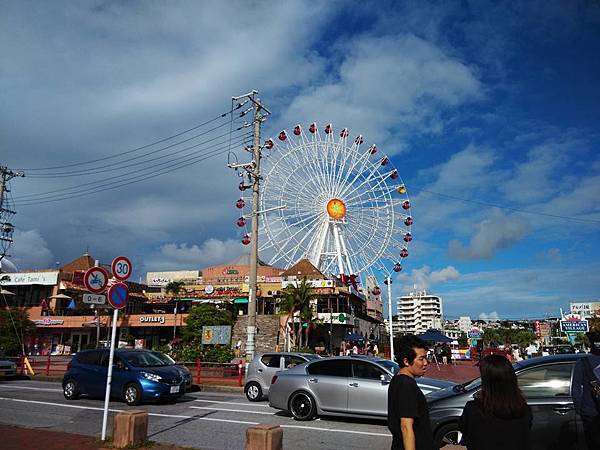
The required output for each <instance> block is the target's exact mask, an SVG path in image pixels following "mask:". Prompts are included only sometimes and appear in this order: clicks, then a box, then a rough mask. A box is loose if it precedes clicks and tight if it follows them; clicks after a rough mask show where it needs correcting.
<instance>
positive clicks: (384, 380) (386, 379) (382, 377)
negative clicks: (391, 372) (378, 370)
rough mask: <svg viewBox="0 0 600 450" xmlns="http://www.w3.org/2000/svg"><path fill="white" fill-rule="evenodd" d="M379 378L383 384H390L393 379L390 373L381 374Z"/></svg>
mask: <svg viewBox="0 0 600 450" xmlns="http://www.w3.org/2000/svg"><path fill="white" fill-rule="evenodd" d="M379 379H380V380H381V384H390V381H392V380H391V378H390V377H389V376H388V375H384V374H381V375H380V376H379Z"/></svg>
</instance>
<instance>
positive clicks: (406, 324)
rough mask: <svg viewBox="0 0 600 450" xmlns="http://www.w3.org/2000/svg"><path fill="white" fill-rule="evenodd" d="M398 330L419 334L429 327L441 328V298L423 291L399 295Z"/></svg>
mask: <svg viewBox="0 0 600 450" xmlns="http://www.w3.org/2000/svg"><path fill="white" fill-rule="evenodd" d="M397 305H398V328H397V329H398V331H399V332H400V333H413V334H420V333H424V332H425V331H427V330H428V329H429V328H437V329H441V328H442V316H443V308H442V298H441V297H439V296H437V295H432V294H428V293H427V292H425V290H423V291H416V292H411V293H410V294H408V295H403V296H402V297H399V299H398V302H397Z"/></svg>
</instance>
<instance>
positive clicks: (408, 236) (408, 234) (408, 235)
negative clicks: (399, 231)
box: [404, 233, 412, 242]
mask: <svg viewBox="0 0 600 450" xmlns="http://www.w3.org/2000/svg"><path fill="white" fill-rule="evenodd" d="M410 241H412V234H410V233H406V234H405V235H404V242H410Z"/></svg>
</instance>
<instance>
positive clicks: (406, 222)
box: [404, 216, 413, 227]
mask: <svg viewBox="0 0 600 450" xmlns="http://www.w3.org/2000/svg"><path fill="white" fill-rule="evenodd" d="M412 224H413V219H412V217H410V216H408V217H407V218H406V219H404V225H406V226H407V227H410V226H411V225H412Z"/></svg>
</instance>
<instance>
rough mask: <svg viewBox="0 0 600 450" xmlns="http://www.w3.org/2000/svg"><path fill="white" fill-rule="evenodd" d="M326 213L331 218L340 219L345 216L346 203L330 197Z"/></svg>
mask: <svg viewBox="0 0 600 450" xmlns="http://www.w3.org/2000/svg"><path fill="white" fill-rule="evenodd" d="M327 214H329V217H331V218H332V219H333V220H342V219H343V218H344V217H346V204H345V203H344V202H343V201H342V200H340V199H339V198H332V199H331V200H329V201H328V202H327Z"/></svg>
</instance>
